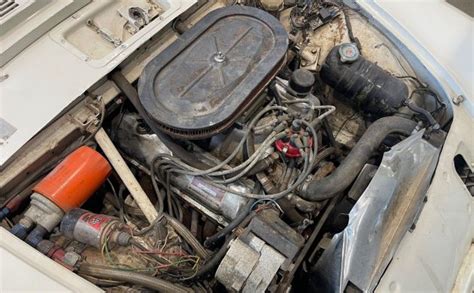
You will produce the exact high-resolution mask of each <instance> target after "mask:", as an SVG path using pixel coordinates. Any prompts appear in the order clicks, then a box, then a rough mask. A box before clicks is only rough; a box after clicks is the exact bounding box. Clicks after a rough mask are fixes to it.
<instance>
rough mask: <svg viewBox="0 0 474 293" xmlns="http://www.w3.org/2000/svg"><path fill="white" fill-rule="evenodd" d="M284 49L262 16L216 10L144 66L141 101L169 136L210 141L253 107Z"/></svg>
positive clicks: (281, 36) (282, 37) (276, 27)
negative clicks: (208, 138) (210, 138)
mask: <svg viewBox="0 0 474 293" xmlns="http://www.w3.org/2000/svg"><path fill="white" fill-rule="evenodd" d="M287 48H288V37H287V33H286V31H285V30H284V28H283V26H282V25H281V23H280V22H278V21H277V20H276V19H275V18H274V17H272V16H271V15H269V14H267V13H266V12H264V11H262V10H259V9H256V8H252V7H240V6H234V7H230V8H228V9H224V10H216V11H214V12H211V13H209V14H208V15H207V16H206V17H204V18H203V19H202V20H200V21H199V22H198V23H197V24H196V25H194V26H193V27H192V28H191V29H190V30H188V31H186V32H185V33H184V34H183V35H182V36H181V37H180V38H179V40H178V41H176V42H174V43H173V44H172V45H171V46H169V47H168V48H167V49H166V50H165V51H164V52H162V53H161V54H160V55H158V56H157V57H156V58H155V59H154V60H152V61H151V62H150V63H148V65H147V66H146V68H145V69H144V71H143V73H142V76H141V77H140V81H139V85H138V92H139V97H140V102H141V103H142V105H143V108H144V109H145V111H146V114H147V115H149V116H150V117H151V118H152V119H153V122H154V123H156V124H157V125H158V126H159V127H160V129H162V130H163V131H164V132H166V133H168V134H170V135H171V136H173V137H178V138H183V139H202V138H206V137H210V136H212V135H215V134H217V133H219V132H221V131H223V130H225V129H226V128H228V127H229V126H230V125H231V124H232V123H233V122H234V121H235V120H236V119H237V118H238V117H239V114H242V113H243V112H244V111H245V110H246V109H247V108H248V107H249V106H251V105H252V103H253V102H254V100H255V99H256V98H257V97H258V95H259V93H260V92H261V91H262V90H263V89H264V87H265V86H266V85H267V84H268V83H269V82H270V80H271V79H272V78H273V77H274V76H275V75H276V73H277V72H278V71H279V70H280V69H281V67H282V66H283V62H284V58H285V54H286V50H287ZM176 113H179V115H176ZM143 114H145V113H142V115H143Z"/></svg>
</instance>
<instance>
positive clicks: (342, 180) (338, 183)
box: [299, 116, 416, 201]
mask: <svg viewBox="0 0 474 293" xmlns="http://www.w3.org/2000/svg"><path fill="white" fill-rule="evenodd" d="M415 127H416V122H415V121H412V120H409V119H406V118H402V117H396V116H390V117H384V118H380V119H379V120H377V121H375V122H374V123H372V125H370V126H369V128H367V130H366V131H365V133H364V135H363V136H362V137H361V139H360V140H359V141H358V142H357V144H356V145H355V147H354V148H353V149H352V151H351V152H350V153H349V155H348V156H347V157H346V158H345V160H344V161H343V162H342V163H341V165H339V167H337V168H336V170H335V171H334V172H333V173H332V174H331V175H329V176H327V177H324V178H323V179H321V180H312V181H310V182H309V183H307V184H305V185H304V186H303V188H302V190H301V191H300V193H299V195H300V196H301V197H302V198H304V199H306V200H309V201H321V200H325V199H328V198H331V197H333V196H334V195H336V194H337V193H339V192H341V191H343V190H345V189H346V188H347V187H348V186H349V185H350V184H351V183H352V182H353V181H354V179H355V178H356V177H357V175H358V174H359V172H360V170H362V168H363V167H364V164H365V163H367V161H368V160H369V159H370V157H371V156H372V155H373V153H374V152H375V151H376V150H377V148H378V147H379V145H380V144H381V143H382V141H383V140H384V139H385V138H386V137H387V135H389V134H392V133H400V134H404V135H409V134H411V132H412V131H413V129H414V128H415Z"/></svg>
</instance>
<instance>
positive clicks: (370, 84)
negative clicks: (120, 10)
mask: <svg viewBox="0 0 474 293" xmlns="http://www.w3.org/2000/svg"><path fill="white" fill-rule="evenodd" d="M290 2H291V1H288V3H287V1H263V0H261V1H237V2H236V3H234V4H233V5H229V6H226V7H220V8H217V9H214V8H216V7H213V6H212V7H213V9H212V11H207V10H204V11H205V12H206V13H203V14H204V15H202V17H199V20H198V21H196V20H195V19H193V24H194V25H193V26H192V27H190V28H186V29H182V30H183V31H184V32H175V33H176V34H177V38H176V40H175V41H174V42H172V43H171V45H169V46H168V47H167V48H165V49H164V50H163V51H161V53H160V54H158V55H157V56H156V57H155V58H150V61H149V63H148V64H146V66H144V70H143V72H142V74H141V76H140V78H139V81H138V86H137V87H135V86H134V85H133V83H130V82H129V81H128V80H127V79H126V78H125V76H124V75H123V74H122V72H121V71H120V70H117V71H116V72H114V73H113V74H111V77H110V79H111V81H113V82H114V83H115V85H116V86H117V87H118V89H120V91H121V95H120V96H119V97H118V98H117V100H116V101H115V103H114V105H113V106H111V105H104V104H101V100H100V99H99V98H96V99H95V103H96V104H97V109H99V110H100V111H99V112H100V113H99V114H98V116H97V117H100V118H99V120H98V122H97V125H99V126H100V127H98V128H97V129H96V130H95V132H92V133H90V134H89V133H88V136H85V137H82V138H81V139H78V141H77V142H76V143H77V145H79V146H78V147H70V148H71V149H72V151H69V152H64V154H63V155H62V157H60V158H58V162H59V161H60V163H57V164H54V165H52V167H51V168H49V169H44V170H40V171H41V172H38V174H41V176H38V177H37V178H35V180H34V181H32V182H31V183H30V185H31V187H30V188H27V189H26V190H24V191H22V192H21V193H19V194H17V195H15V196H14V197H12V198H11V199H10V200H9V201H7V202H6V203H5V204H4V206H3V209H2V210H1V211H0V217H1V219H2V220H5V221H4V222H2V223H4V224H5V225H8V226H9V229H10V231H11V233H13V234H14V235H15V236H17V237H18V238H20V239H23V240H24V241H25V242H26V243H28V244H29V245H31V246H32V247H34V248H36V249H37V250H39V251H40V252H41V253H43V254H45V255H47V256H48V257H50V258H51V259H53V260H55V261H56V262H58V263H60V264H61V265H63V266H65V267H66V268H68V269H70V270H72V271H74V272H77V273H78V274H79V275H81V276H82V277H84V278H86V279H87V280H89V281H91V282H93V283H94V284H96V285H98V286H100V287H101V288H103V289H106V290H109V291H114V292H115V291H119V292H135V291H137V292H138V291H140V292H141V291H142V290H144V289H152V290H154V291H163V292H226V291H228V292H290V291H292V290H293V291H295V292H296V291H304V290H306V291H307V290H312V291H318V290H319V291H323V292H335V291H341V292H342V291H346V290H349V289H351V290H354V291H357V292H359V291H360V292H362V291H372V290H373V289H374V287H375V286H376V284H377V281H378V279H377V278H379V277H380V276H381V274H382V273H383V271H384V270H385V269H386V267H387V265H388V263H389V260H390V258H391V257H392V255H393V254H391V253H393V251H394V249H395V248H396V245H398V243H399V241H400V239H401V237H402V236H403V235H404V233H405V232H406V231H407V230H408V228H409V227H410V226H411V224H413V222H414V221H415V219H416V215H417V213H418V212H419V210H420V208H419V207H420V204H421V203H422V201H423V192H424V191H425V190H426V189H427V188H428V186H429V180H430V178H431V176H432V174H433V172H434V168H435V166H436V161H437V156H438V154H439V151H440V149H441V146H442V143H443V139H444V135H445V130H447V128H448V127H447V125H448V124H447V122H448V120H449V119H448V120H446V115H445V114H446V113H445V105H444V103H443V101H442V100H441V99H440V98H439V97H438V95H437V93H436V92H435V91H433V90H432V89H431V88H430V86H429V85H428V84H425V83H423V82H422V81H420V80H419V79H418V77H416V76H412V75H410V74H408V73H403V72H400V71H401V70H403V68H402V69H399V68H396V69H394V68H395V67H396V66H398V65H397V64H401V63H400V61H399V60H395V61H394V60H392V62H391V63H390V62H386V63H384V62H378V61H380V60H375V59H377V58H375V57H380V56H385V55H384V54H386V52H385V53H383V54H382V53H380V52H379V53H373V52H374V51H376V49H377V48H380V47H381V46H379V47H376V46H375V45H374V44H373V42H374V39H375V40H377V41H380V42H382V41H385V42H387V40H386V39H385V37H384V36H383V35H381V34H380V32H376V30H375V29H374V28H372V26H371V25H370V24H369V23H368V22H366V21H365V20H364V19H363V18H361V17H360V16H359V15H358V14H357V13H356V12H353V11H351V12H350V13H349V12H348V11H350V10H349V8H347V7H345V6H343V4H342V3H341V4H339V3H333V2H326V1H303V2H304V3H303V4H302V2H301V3H300V1H297V3H290ZM242 4H247V5H242ZM251 6H253V7H251ZM202 9H204V8H202ZM206 9H209V8H206ZM209 10H211V9H209ZM196 13H198V12H196ZM201 13H202V11H201ZM348 15H350V17H348ZM351 19H353V20H354V19H355V20H357V25H356V26H354V27H356V28H358V31H357V33H358V34H359V36H360V38H354V32H353V31H351V30H352V27H351V25H350V24H349V25H348V22H349V21H350V20H351ZM175 25H176V26H178V24H175ZM369 32H370V34H369ZM364 33H365V34H369V35H368V36H367V37H364ZM374 48H375V49H374ZM372 53H373V54H372ZM390 56H392V55H390ZM384 58H385V57H384ZM392 58H396V57H393V56H392ZM394 64H395V65H394ZM341 137H342V138H341ZM346 138H347V139H346ZM72 146H76V145H72ZM412 185H416V188H413V189H410V186H412ZM28 199H30V201H28ZM408 206H409V207H411V208H405V207H408ZM393 215H397V217H399V218H397V219H400V221H399V222H396V223H395V224H396V227H395V228H394V229H395V230H393V231H392V230H390V229H381V228H380V227H387V226H388V225H390V224H393V223H392V222H390V221H392V220H393V218H394V217H393ZM386 231H389V232H390V234H387V233H388V232H386ZM392 232H393V233H392ZM367 239H369V240H370V241H369V240H367ZM387 239H389V240H387ZM364 241H367V242H364ZM343 244H344V245H343ZM343 249H345V250H344V251H343ZM379 252H380V254H379ZM355 263H357V264H362V265H359V266H358V267H353V264H355ZM308 288H310V289H308Z"/></svg>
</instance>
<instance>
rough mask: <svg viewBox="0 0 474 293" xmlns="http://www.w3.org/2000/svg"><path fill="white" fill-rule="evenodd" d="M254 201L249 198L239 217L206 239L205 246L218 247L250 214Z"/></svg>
mask: <svg viewBox="0 0 474 293" xmlns="http://www.w3.org/2000/svg"><path fill="white" fill-rule="evenodd" d="M254 202H255V200H254V199H252V200H249V202H248V203H247V204H246V205H245V207H244V208H243V209H242V211H241V212H240V214H238V215H237V217H235V219H233V220H232V222H230V223H229V225H227V226H225V227H224V228H223V229H222V230H220V231H219V232H217V233H216V234H214V235H212V236H210V237H208V238H207V239H206V240H205V241H204V246H205V247H207V248H210V249H212V248H214V247H216V245H217V244H219V243H220V242H221V241H222V240H224V238H225V236H226V235H227V234H229V233H230V232H232V230H234V229H235V228H237V226H239V225H240V223H242V221H243V220H244V219H245V218H246V217H247V216H248V214H250V211H251V210H252V206H253V204H254Z"/></svg>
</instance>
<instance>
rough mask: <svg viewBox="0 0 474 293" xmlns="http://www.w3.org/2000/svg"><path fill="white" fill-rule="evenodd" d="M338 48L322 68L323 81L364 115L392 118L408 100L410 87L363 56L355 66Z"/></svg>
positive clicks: (328, 57)
mask: <svg viewBox="0 0 474 293" xmlns="http://www.w3.org/2000/svg"><path fill="white" fill-rule="evenodd" d="M339 47H340V46H336V47H334V48H333V49H332V50H331V52H330V53H329V55H328V56H327V58H326V61H325V63H324V64H323V66H322V67H321V72H320V76H321V79H322V80H323V81H324V82H325V83H327V84H328V85H330V86H331V87H333V88H334V89H335V90H336V91H337V92H339V93H340V94H342V95H343V96H344V97H346V98H347V99H348V100H350V101H351V102H352V103H353V104H355V105H356V106H358V107H359V108H360V109H361V110H363V111H364V112H367V113H370V114H373V115H374V116H376V117H378V116H386V115H391V114H393V113H395V112H397V110H398V109H399V108H400V107H402V106H403V103H404V101H405V100H406V99H407V97H408V88H407V86H406V84H405V83H404V82H403V81H402V80H400V79H398V78H396V77H395V76H393V75H391V74H390V73H389V72H387V71H385V70H384V69H382V68H381V67H380V66H378V65H377V64H375V63H372V62H370V61H369V60H367V59H365V58H364V57H363V56H359V57H358V59H357V60H356V61H354V62H352V63H344V62H342V61H341V60H340V59H341V58H340V57H341V56H340V55H339Z"/></svg>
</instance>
